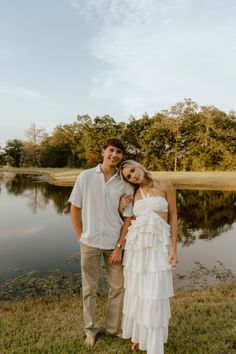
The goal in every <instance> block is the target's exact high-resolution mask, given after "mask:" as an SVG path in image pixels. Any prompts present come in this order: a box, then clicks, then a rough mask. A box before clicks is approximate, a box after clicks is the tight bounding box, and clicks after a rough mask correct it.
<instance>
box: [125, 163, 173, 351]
mask: <svg viewBox="0 0 236 354" xmlns="http://www.w3.org/2000/svg"><path fill="white" fill-rule="evenodd" d="M120 173H121V177H122V178H123V179H124V180H125V181H127V182H129V183H130V184H132V185H133V186H134V188H135V195H134V208H133V212H134V220H133V221H132V225H131V226H130V227H129V231H128V233H127V235H126V244H125V252H124V258H123V265H124V277H125V298H124V308H123V321H122V329H123V338H131V340H132V342H133V344H132V349H133V350H135V349H140V350H147V353H148V354H163V353H164V345H163V343H165V342H166V341H167V336H168V322H169V318H170V305H169V298H170V297H171V296H173V285H172V273H171V268H172V267H175V266H176V264H177V262H178V259H177V235H178V227H177V211H176V197H175V192H174V189H173V187H172V185H171V183H169V182H166V181H159V180H154V179H153V178H152V176H151V173H150V172H148V171H147V170H146V169H145V167H144V166H142V165H140V164H139V163H137V162H135V161H132V160H128V161H124V162H123V163H122V164H121V167H120ZM127 202H128V201H127ZM125 203H126V202H125V199H124V200H123V206H125Z"/></svg>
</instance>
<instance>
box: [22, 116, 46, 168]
mask: <svg viewBox="0 0 236 354" xmlns="http://www.w3.org/2000/svg"><path fill="white" fill-rule="evenodd" d="M26 136H27V138H28V140H27V141H26V142H25V144H24V163H25V164H26V165H32V166H40V153H41V143H42V141H43V140H44V139H45V138H46V136H47V134H46V131H45V129H44V128H37V126H36V124H35V123H32V124H31V126H30V128H29V129H27V130H26Z"/></svg>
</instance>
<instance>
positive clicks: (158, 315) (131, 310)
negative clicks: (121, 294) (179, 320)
mask: <svg viewBox="0 0 236 354" xmlns="http://www.w3.org/2000/svg"><path fill="white" fill-rule="evenodd" d="M137 309H138V311H137ZM123 312H124V314H125V316H126V317H127V318H133V319H134V320H135V322H137V323H139V324H141V325H144V326H146V327H151V328H161V327H163V326H164V327H166V326H168V322H169V318H170V303H169V299H168V298H167V299H163V300H146V299H142V298H140V297H139V296H135V295H130V294H128V293H127V294H126V296H125V300H124V308H123Z"/></svg>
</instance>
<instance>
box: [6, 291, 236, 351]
mask: <svg viewBox="0 0 236 354" xmlns="http://www.w3.org/2000/svg"><path fill="white" fill-rule="evenodd" d="M171 307H172V319H171V322H170V327H169V340H168V344H167V345H166V349H165V353H166V354H173V353H175V354H207V353H209V354H232V353H236V286H235V285H218V286H216V287H207V288H202V289H199V290H191V291H186V290H181V291H178V292H177V293H176V296H175V297H174V298H173V299H172V300H171ZM104 311H105V298H104V296H99V297H98V317H99V321H100V325H101V326H102V327H103V326H104V323H103V320H104ZM83 342H84V334H83V324H82V302H81V297H80V296H69V297H58V298H55V297H51V298H48V297H44V298H41V299H39V298H38V299H31V300H24V301H20V302H2V303H1V305H0V353H1V354H10V353H12V354H13V353H14V354H21V353H41V354H42V353H44V354H82V353H96V354H97V353H98V354H100V353H107V354H112V353H117V354H128V353H132V351H131V350H130V343H129V341H128V340H121V339H118V338H113V337H109V338H108V337H106V336H105V335H104V333H103V332H101V334H100V335H99V337H98V341H97V344H96V347H95V349H91V350H88V349H86V348H85V347H84V344H83Z"/></svg>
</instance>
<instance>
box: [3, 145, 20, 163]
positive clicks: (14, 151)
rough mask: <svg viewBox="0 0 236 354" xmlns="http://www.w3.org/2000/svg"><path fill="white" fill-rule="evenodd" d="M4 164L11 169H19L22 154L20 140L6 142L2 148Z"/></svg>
mask: <svg viewBox="0 0 236 354" xmlns="http://www.w3.org/2000/svg"><path fill="white" fill-rule="evenodd" d="M4 150H5V153H6V162H7V163H8V164H9V165H10V166H13V167H20V165H21V160H22V153H23V143H22V141H21V140H18V139H13V140H7V142H6V146H5V148H4Z"/></svg>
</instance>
